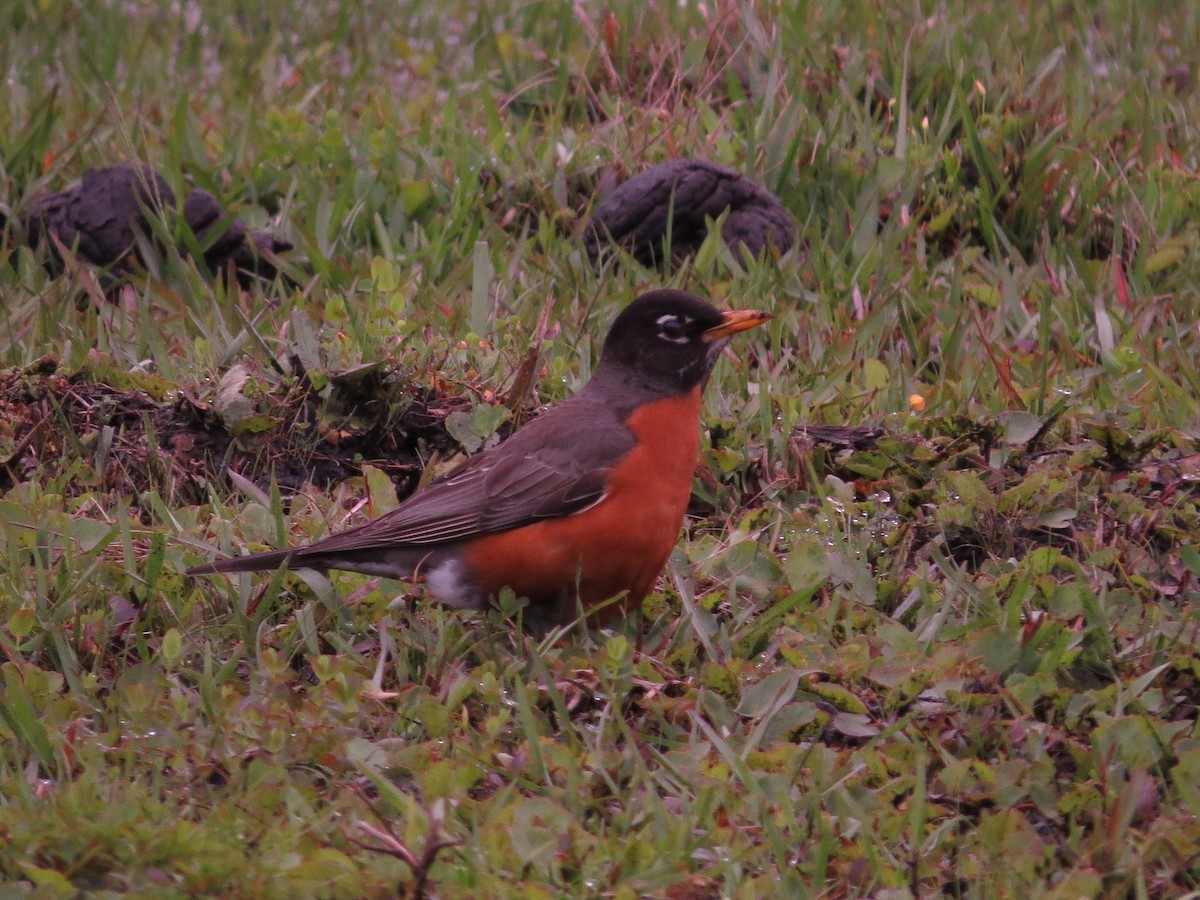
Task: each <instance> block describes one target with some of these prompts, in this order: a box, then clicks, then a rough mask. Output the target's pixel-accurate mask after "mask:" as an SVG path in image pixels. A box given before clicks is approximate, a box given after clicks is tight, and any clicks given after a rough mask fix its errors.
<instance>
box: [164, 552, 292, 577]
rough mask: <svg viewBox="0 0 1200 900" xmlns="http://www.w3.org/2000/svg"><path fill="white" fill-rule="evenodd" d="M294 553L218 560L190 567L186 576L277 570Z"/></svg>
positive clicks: (276, 553)
mask: <svg viewBox="0 0 1200 900" xmlns="http://www.w3.org/2000/svg"><path fill="white" fill-rule="evenodd" d="M295 553H296V551H295V550H293V549H288V550H269V551H267V552H266V553H251V554H250V555H249V556H234V557H232V558H230V559H219V560H217V561H216V562H210V563H205V564H204V565H202V566H192V568H190V569H188V570H187V573H186V574H188V575H216V574H217V573H218V572H259V571H262V570H264V569H278V568H279V567H280V566H281V565H283V564H284V563H286V562H288V561H289V560H290V559H291V558H292V557H293V556H294V555H295Z"/></svg>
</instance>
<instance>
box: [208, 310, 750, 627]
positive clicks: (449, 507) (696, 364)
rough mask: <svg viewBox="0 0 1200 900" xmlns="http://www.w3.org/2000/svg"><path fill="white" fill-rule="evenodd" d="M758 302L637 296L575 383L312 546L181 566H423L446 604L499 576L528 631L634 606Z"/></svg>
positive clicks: (472, 602)
mask: <svg viewBox="0 0 1200 900" xmlns="http://www.w3.org/2000/svg"><path fill="white" fill-rule="evenodd" d="M770 318H771V314H770V313H768V312H765V311H761V310H733V311H725V312H722V311H720V310H718V309H717V308H716V307H715V306H713V305H712V304H711V303H709V302H708V301H706V300H703V299H701V298H700V297H697V296H695V295H694V294H691V293H687V292H685V291H681V290H673V289H660V290H653V291H649V292H647V293H644V294H642V295H641V296H639V297H637V298H636V299H634V300H633V301H632V302H631V303H629V305H628V306H626V307H625V308H624V309H623V310H622V311H621V312H620V313H619V314H618V315H617V317H616V318H615V319H614V321H613V324H612V326H611V328H610V329H609V332H608V335H607V337H606V338H605V341H604V347H603V350H602V351H601V355H600V362H599V363H598V364H597V366H596V369H595V371H594V373H593V375H592V378H591V379H590V380H589V381H588V383H587V384H586V385H585V386H584V387H583V388H582V389H581V390H580V391H579V392H578V393H576V394H575V395H574V396H572V397H570V398H569V399H567V400H565V401H564V402H562V403H560V404H558V405H556V406H553V407H551V408H550V409H548V410H547V411H545V412H544V413H542V414H541V415H539V416H537V417H536V418H534V419H533V420H532V421H530V422H529V423H527V424H526V425H524V426H523V427H521V428H519V429H518V430H517V431H516V432H514V433H513V434H512V435H511V436H510V437H509V438H508V439H507V440H505V441H503V442H501V443H499V444H497V445H495V446H494V447H491V448H490V449H488V450H485V451H483V452H482V453H478V454H476V455H475V456H473V457H471V458H470V459H468V460H466V461H465V462H463V463H462V464H460V465H459V466H457V467H456V468H454V469H452V470H451V471H450V472H448V473H447V474H445V475H444V476H442V477H441V478H439V479H437V480H435V481H433V482H431V483H429V484H428V485H426V486H425V487H423V488H421V489H419V490H418V491H417V492H416V493H414V494H413V495H412V496H410V497H409V498H408V499H407V500H406V501H404V502H403V503H401V504H400V505H399V506H398V507H396V508H395V509H393V510H391V511H390V512H388V513H385V514H384V515H382V516H380V517H379V518H377V519H373V520H372V521H370V522H367V523H365V524H363V525H359V526H357V527H354V528H350V529H347V530H346V531H342V532H340V533H338V534H334V535H331V536H329V537H326V538H324V539H322V540H318V541H316V542H315V543H311V544H307V545H303V546H298V547H290V548H284V549H280V550H271V551H267V552H264V553H255V554H250V555H246V556H239V557H232V558H229V559H224V560H220V561H216V562H210V563H207V564H205V565H200V566H195V567H193V568H191V569H188V571H187V574H188V575H209V574H215V573H222V572H224V573H233V572H249V571H256V570H274V569H277V568H279V567H281V566H285V565H286V566H287V567H289V568H312V569H318V570H327V569H341V570H346V571H351V572H359V573H364V574H367V575H374V576H383V577H388V578H394V579H397V580H401V581H414V580H420V579H423V580H424V583H425V588H426V592H427V593H428V594H429V595H431V596H432V598H433V599H434V600H436V601H439V602H440V603H442V604H443V605H446V606H450V607H458V608H462V609H469V610H482V609H485V608H487V607H488V605H489V604H491V603H495V601H496V598H497V597H498V596H499V595H500V593H501V591H503V589H504V588H510V589H512V591H513V592H514V593H515V594H516V595H517V596H518V597H524V598H527V600H528V605H527V606H526V607H525V609H524V611H523V617H524V624H525V627H526V628H527V629H529V630H542V631H545V630H547V629H548V628H550V627H554V626H557V625H565V624H570V623H572V622H574V621H575V620H576V618H577V616H578V613H580V612H582V613H583V617H584V618H586V620H587V623H588V625H589V626H591V627H602V626H603V625H605V624H608V623H610V622H611V621H613V620H614V619H615V618H617V617H618V616H622V615H625V614H627V613H629V612H632V611H633V610H635V609H640V608H641V603H642V601H643V600H644V599H645V597H646V595H647V594H649V593H650V592H651V590H653V588H654V585H655V583H656V581H657V579H658V576H659V574H660V573H661V572H662V569H663V567H664V566H665V565H666V561H667V557H668V556H669V555H670V553H671V550H672V549H673V548H674V547H675V545H676V543H677V542H678V540H679V532H680V529H681V528H682V526H683V519H684V516H685V515H686V513H687V507H688V502H689V500H690V497H691V488H692V475H693V471H694V469H695V467H696V463H697V461H698V459H699V454H700V426H701V421H700V412H701V394H702V392H703V389H704V386H705V384H706V383H707V381H708V378H709V375H710V374H711V372H712V369H713V366H714V364H715V363H716V361H717V359H718V357H719V356H720V354H721V352H722V351H723V349H724V348H725V346H726V345H727V344H728V343H729V341H730V339H731V338H732V337H733V335H735V334H737V333H739V332H742V331H746V330H747V329H750V328H753V327H755V326H757V325H760V324H762V323H764V322H766V321H767V320H768V319H770Z"/></svg>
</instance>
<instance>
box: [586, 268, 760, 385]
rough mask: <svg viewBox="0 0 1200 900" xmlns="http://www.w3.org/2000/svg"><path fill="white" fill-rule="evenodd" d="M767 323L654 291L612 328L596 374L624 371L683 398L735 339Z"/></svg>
mask: <svg viewBox="0 0 1200 900" xmlns="http://www.w3.org/2000/svg"><path fill="white" fill-rule="evenodd" d="M769 318H771V315H770V313H765V312H759V311H758V310H737V311H733V312H721V311H720V310H719V309H717V308H716V307H715V306H713V305H712V304H711V303H709V302H708V301H706V300H701V299H700V298H699V297H697V296H695V295H694V294H689V293H687V292H686V291H677V290H658V291H650V292H649V293H646V294H642V295H641V296H640V297H638V298H637V299H636V300H634V301H633V302H632V303H630V304H629V305H628V306H627V307H625V309H623V310H622V311H621V314H620V315H618V316H617V318H616V320H615V321H614V322H613V324H612V328H610V329H609V331H608V337H607V338H606V339H605V341H604V351H603V353H602V354H601V357H600V368H599V369H598V370H597V373H596V374H597V375H599V374H601V372H602V371H603V370H604V368H605V367H606V366H609V367H612V366H614V365H615V366H620V367H622V368H623V369H624V370H626V372H627V373H629V374H631V375H633V376H634V377H635V378H636V379H637V380H638V381H640V382H647V383H648V386H651V385H652V386H654V387H655V388H660V389H667V390H669V391H670V392H672V393H676V392H678V393H684V392H687V391H689V390H691V389H692V388H694V387H695V386H696V385H698V384H702V383H703V382H704V380H705V379H706V378H708V375H709V373H710V372H711V371H712V367H713V365H714V364H715V363H716V361H717V357H718V356H719V355H720V353H721V349H722V348H723V347H724V346H725V345H726V344H727V343H728V342H729V339H730V338H731V337H732V336H733V335H735V334H737V333H738V332H739V331H745V330H746V329H747V328H753V327H754V326H755V325H758V324H760V323H762V322H765V321H767V319H769Z"/></svg>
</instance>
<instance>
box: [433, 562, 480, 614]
mask: <svg viewBox="0 0 1200 900" xmlns="http://www.w3.org/2000/svg"><path fill="white" fill-rule="evenodd" d="M425 587H426V589H428V591H429V593H430V594H432V595H433V599H434V600H436V601H437V602H438V603H444V604H445V605H446V606H452V607H454V608H455V609H483V608H484V606H485V605H486V601H485V598H483V597H481V596H480V595H479V589H478V588H476V587H475V585H473V584H471V581H470V579H469V578H468V577H467V571H466V567H465V566H463V564H462V563H461V562H459V561H458V560H457V559H448V560H446V561H445V562H441V563H438V564H437V565H436V566H434V567H433V568H432V569H430V570H429V571H428V572H426V573H425Z"/></svg>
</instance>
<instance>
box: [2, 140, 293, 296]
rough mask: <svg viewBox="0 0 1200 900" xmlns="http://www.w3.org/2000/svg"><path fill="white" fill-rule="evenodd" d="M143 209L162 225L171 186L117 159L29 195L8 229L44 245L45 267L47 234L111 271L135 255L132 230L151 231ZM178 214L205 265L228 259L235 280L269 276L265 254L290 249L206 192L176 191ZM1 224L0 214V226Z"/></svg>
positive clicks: (55, 252) (53, 266) (53, 255)
mask: <svg viewBox="0 0 1200 900" xmlns="http://www.w3.org/2000/svg"><path fill="white" fill-rule="evenodd" d="M147 214H149V215H161V216H162V217H163V218H164V221H165V222H167V223H168V225H170V224H171V220H172V217H173V216H175V215H176V214H178V207H177V206H176V200H175V192H174V191H172V190H171V186H170V185H169V184H168V183H167V181H166V179H165V178H163V177H162V175H160V174H159V173H158V172H156V171H155V170H154V169H152V168H151V167H149V166H144V165H135V164H131V163H119V164H117V165H113V166H106V167H105V168H103V169H95V170H92V171H88V172H85V173H84V175H83V179H82V180H81V181H80V182H79V183H78V184H76V185H75V186H74V187H71V188H68V189H67V190H65V191H59V192H58V193H54V194H49V195H47V196H45V197H41V198H39V199H37V200H35V201H34V202H33V203H31V204H30V205H29V207H28V209H26V210H25V212H24V214H23V215H22V216H21V217H20V219H21V220H20V223H19V226H18V228H17V229H16V231H17V234H18V235H22V236H23V237H24V240H25V242H26V243H28V244H29V246H31V247H33V248H34V249H35V250H43V251H45V260H46V267H47V269H49V270H50V271H51V272H54V273H58V272H60V271H61V270H62V267H63V261H62V256H61V253H60V252H59V249H58V246H57V245H56V243H55V240H52V239H51V236H53V238H54V239H56V240H57V242H58V243H60V244H61V245H62V246H63V247H66V248H67V249H72V248H74V252H75V253H76V254H77V255H78V257H79V258H80V259H82V260H84V261H86V262H88V263H90V264H91V265H94V266H97V267H99V268H102V269H111V270H112V271H115V272H118V273H119V272H122V271H125V270H126V269H127V264H126V261H127V260H128V259H129V257H130V256H131V255H132V256H133V257H135V258H136V257H137V254H138V248H137V235H138V234H142V235H150V234H152V233H153V230H152V229H151V227H150V224H149V222H148V220H147ZM183 220H184V222H186V223H187V225H188V227H189V228H190V229H191V230H192V233H193V234H195V235H196V238H197V239H198V241H199V242H200V245H201V246H206V247H207V249H206V250H204V262H205V264H206V265H207V266H208V268H209V270H210V271H212V272H214V273H216V272H221V271H223V270H225V269H226V268H227V267H228V266H230V265H231V264H232V266H233V268H234V271H235V272H236V274H237V278H238V281H240V282H242V283H243V284H246V283H248V282H249V281H250V280H251V279H252V278H253V277H254V276H256V275H257V276H261V277H263V278H268V279H269V278H273V277H274V276H275V273H276V268H275V265H274V264H273V263H272V262H271V257H272V256H274V254H277V253H283V252H285V251H287V250H291V249H292V244H291V242H290V241H288V240H286V239H285V238H281V237H278V236H276V235H274V234H272V233H271V232H269V231H250V230H248V229H247V228H246V224H245V223H244V222H243V221H242V220H241V219H236V218H231V217H230V216H229V215H228V213H226V212H225V210H224V209H222V207H221V204H220V203H219V202H217V199H216V198H215V197H214V196H213V195H212V194H210V193H209V192H208V191H204V190H194V191H192V192H191V193H189V194H188V195H187V197H185V198H184V201H183ZM4 224H5V223H4V222H3V221H0V228H3V226H4Z"/></svg>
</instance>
